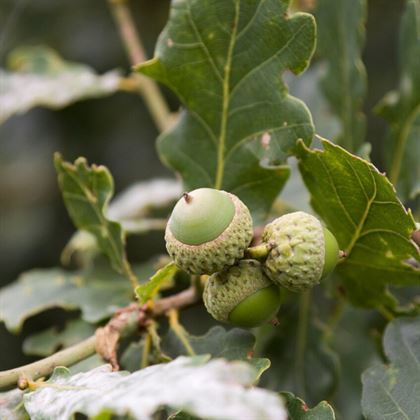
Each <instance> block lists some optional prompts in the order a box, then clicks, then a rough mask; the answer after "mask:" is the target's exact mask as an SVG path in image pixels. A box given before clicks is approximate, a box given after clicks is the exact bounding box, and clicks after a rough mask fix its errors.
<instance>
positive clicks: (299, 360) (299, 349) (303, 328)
mask: <svg viewBox="0 0 420 420" xmlns="http://www.w3.org/2000/svg"><path fill="white" fill-rule="evenodd" d="M310 305H311V291H310V290H308V291H306V292H304V293H302V294H301V296H300V299H299V321H298V331H297V340H296V377H297V387H298V390H299V395H300V396H302V398H303V399H304V400H305V394H306V390H305V350H306V341H307V335H308V321H309V308H310Z"/></svg>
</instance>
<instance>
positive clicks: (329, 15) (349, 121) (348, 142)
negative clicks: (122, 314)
mask: <svg viewBox="0 0 420 420" xmlns="http://www.w3.org/2000/svg"><path fill="white" fill-rule="evenodd" d="M366 9H367V1H366V0H353V1H348V0H318V2H317V9H316V13H315V16H316V19H317V23H318V25H317V26H318V52H319V55H320V57H321V59H323V60H325V64H326V71H325V75H324V77H323V79H322V82H321V88H322V91H323V93H324V95H325V97H326V98H327V100H328V101H329V103H330V107H331V110H332V112H334V113H335V114H336V115H337V117H338V118H339V120H340V122H341V130H340V134H339V136H338V137H337V138H336V139H335V140H336V142H337V143H339V144H341V145H342V146H343V147H345V148H346V149H348V150H350V151H352V152H356V151H357V150H358V149H359V148H360V147H361V145H362V143H363V141H364V138H365V132H366V119H365V116H364V115H363V113H362V109H363V101H364V99H365V95H366V70H365V67H364V65H363V62H362V60H361V55H362V49H363V44H364V39H365V22H366ZM332 34H334V35H332Z"/></svg>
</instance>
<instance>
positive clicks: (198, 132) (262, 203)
mask: <svg viewBox="0 0 420 420" xmlns="http://www.w3.org/2000/svg"><path fill="white" fill-rule="evenodd" d="M288 6H289V0H251V1H250V0H248V1H243V0H242V1H241V0H234V1H226V0H206V1H204V2H203V0H184V1H176V2H173V3H172V8H171V12H170V17H169V22H168V24H167V26H166V28H165V29H164V31H163V33H162V34H161V36H160V38H159V41H158V44H157V47H156V52H155V58H154V59H152V60H150V61H148V62H146V63H143V64H141V65H139V66H138V70H139V71H140V72H142V73H143V74H146V75H148V76H150V77H152V78H154V79H156V80H158V81H160V82H162V83H163V84H165V85H167V86H168V87H169V88H171V89H172V90H173V91H174V92H175V93H176V94H177V95H178V96H179V98H180V99H181V101H182V102H183V104H184V105H185V107H186V110H185V111H184V112H183V113H182V115H181V117H180V119H179V121H178V123H177V124H176V126H175V127H174V128H173V129H172V130H170V131H169V132H166V133H164V134H163V135H162V136H161V137H160V139H159V143H158V149H159V153H160V156H161V158H162V160H163V162H165V163H166V164H167V165H168V166H170V167H171V168H173V169H174V170H175V171H177V172H179V173H180V175H181V176H182V179H183V181H184V183H185V185H186V188H188V189H193V188H197V187H203V186H208V187H214V188H219V189H224V190H227V191H230V192H233V193H235V194H237V195H238V196H239V197H240V198H241V199H243V200H244V201H245V203H246V204H247V205H248V206H249V207H250V208H251V210H252V211H253V213H254V215H256V216H257V217H261V216H264V215H265V214H266V213H267V211H268V209H269V208H270V206H271V204H272V202H273V200H274V199H275V197H276V196H277V194H278V192H279V191H280V190H281V188H282V187H283V185H284V183H285V181H286V179H287V177H288V173H289V171H288V169H287V168H286V167H284V166H282V165H284V163H285V161H286V158H287V157H288V156H289V155H290V154H292V153H293V150H294V147H295V143H296V140H297V139H299V138H301V139H303V140H304V141H305V142H306V143H308V144H309V143H310V142H311V139H312V135H313V125H312V120H311V116H310V114H309V111H308V109H307V108H306V106H305V105H304V104H303V103H302V102H301V101H299V100H298V99H296V98H293V97H291V96H289V95H288V93H287V88H286V86H285V84H284V82H283V81H282V78H281V75H282V73H283V72H284V71H286V70H288V69H290V70H291V71H292V72H294V73H296V74H298V73H301V72H302V71H303V70H305V68H306V67H307V66H308V63H309V60H310V58H311V56H312V53H313V50H314V45H315V23H314V19H313V17H312V16H311V15H308V14H304V13H297V14H295V15H289V13H288Z"/></svg>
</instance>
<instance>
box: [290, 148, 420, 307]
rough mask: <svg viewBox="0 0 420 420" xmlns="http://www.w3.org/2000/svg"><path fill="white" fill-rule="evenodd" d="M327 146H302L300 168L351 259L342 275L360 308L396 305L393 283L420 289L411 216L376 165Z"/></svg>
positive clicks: (315, 202)
mask: <svg viewBox="0 0 420 420" xmlns="http://www.w3.org/2000/svg"><path fill="white" fill-rule="evenodd" d="M322 144H323V146H324V151H321V150H310V149H308V148H307V147H306V146H305V145H303V144H302V143H300V149H299V151H298V158H299V159H300V163H299V168H300V171H301V173H302V176H303V180H304V182H305V184H306V186H307V188H308V190H309V191H310V193H311V197H312V199H311V204H312V206H313V208H314V209H315V211H316V212H317V213H318V214H319V215H320V216H321V217H322V218H323V219H324V221H325V222H326V224H327V227H328V228H329V229H330V230H331V231H332V232H333V233H334V235H335V236H336V238H337V240H338V243H339V245H340V247H341V249H343V250H344V251H345V252H346V253H347V255H348V256H347V258H345V260H344V261H343V262H342V264H340V265H339V266H338V268H337V273H338V274H339V275H340V276H341V277H342V278H343V282H344V286H345V288H346V290H347V292H348V295H349V298H350V299H351V301H352V302H353V303H354V304H356V305H360V306H364V307H375V306H380V305H383V304H388V305H393V304H394V300H393V299H392V297H391V296H390V295H389V294H388V293H387V285H394V286H405V285H418V284H419V279H420V271H419V269H418V268H415V264H410V259H414V260H416V259H417V260H418V259H419V252H418V249H417V247H416V246H415V244H414V243H413V242H412V241H411V240H410V237H411V234H412V232H413V231H414V230H415V223H414V220H413V218H412V216H411V213H410V212H407V211H406V210H405V209H404V207H403V206H402V204H401V203H400V201H399V200H398V198H397V197H396V195H395V190H394V188H393V187H392V185H391V183H390V182H389V181H388V180H387V178H386V177H385V176H384V175H382V174H381V173H379V171H378V170H377V169H376V168H375V167H374V166H373V165H372V164H370V163H369V162H366V161H364V160H362V159H360V158H358V157H356V156H354V155H352V154H350V153H348V152H346V151H345V150H344V149H342V148H341V147H339V146H336V145H333V144H332V143H330V142H328V141H322ZM366 279H369V281H366Z"/></svg>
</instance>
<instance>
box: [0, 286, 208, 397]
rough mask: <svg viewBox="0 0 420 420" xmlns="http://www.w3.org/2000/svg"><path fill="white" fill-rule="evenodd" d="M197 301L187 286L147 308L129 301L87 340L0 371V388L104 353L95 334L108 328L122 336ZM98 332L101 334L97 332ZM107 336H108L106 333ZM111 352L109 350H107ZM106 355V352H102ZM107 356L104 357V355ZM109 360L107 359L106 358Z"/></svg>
mask: <svg viewBox="0 0 420 420" xmlns="http://www.w3.org/2000/svg"><path fill="white" fill-rule="evenodd" d="M199 300H200V296H199V295H198V294H197V293H196V290H195V288H194V287H190V288H189V289H186V290H184V291H182V292H180V293H177V294H176V295H173V296H169V297H167V298H163V299H160V300H158V301H156V302H155V303H154V305H153V306H152V307H151V308H149V307H147V305H143V306H138V305H137V304H131V305H129V306H127V307H126V308H123V309H121V310H119V311H118V312H117V313H116V315H115V316H114V317H113V318H112V319H111V320H110V321H109V322H108V324H107V325H106V326H105V327H102V328H98V330H97V333H96V334H95V335H93V336H92V337H89V338H88V339H86V340H84V341H82V342H80V343H78V344H75V345H74V346H71V347H69V348H67V349H64V350H62V351H59V352H58V353H55V354H53V355H52V356H49V357H46V358H45V359H41V360H38V361H37V362H34V363H30V364H28V365H25V366H21V367H18V368H15V369H10V370H6V371H3V372H0V389H7V388H10V387H13V386H16V384H17V382H18V381H19V379H22V378H28V379H30V380H32V381H35V380H36V379H38V378H41V377H44V376H47V375H49V374H50V373H51V372H52V371H53V370H54V368H55V367H57V366H71V365H74V364H75V363H77V362H79V361H81V360H83V359H86V358H87V357H89V356H91V355H92V354H94V353H95V352H97V351H98V350H99V352H100V353H101V355H102V353H103V343H102V344H101V345H102V347H101V345H100V343H99V341H102V339H99V340H98V336H99V337H100V336H101V334H102V335H103V334H104V333H105V332H106V331H107V330H108V332H109V331H112V332H113V333H115V331H116V332H117V334H118V337H120V336H124V335H125V334H127V332H130V331H133V330H134V329H136V328H138V327H143V326H145V325H146V324H147V321H148V320H150V319H152V318H156V317H158V316H161V315H164V314H166V313H167V312H168V311H169V310H171V309H180V308H184V307H187V306H191V305H193V304H195V303H197V302H198V301H199ZM100 331H101V332H102V333H100ZM106 337H107V338H109V335H108V336H106ZM111 341H112V343H111V345H113V344H115V337H114V336H112V337H111ZM110 354H112V352H110ZM105 356H106V355H105ZM106 358H107V356H106ZM108 361H110V360H108Z"/></svg>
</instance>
